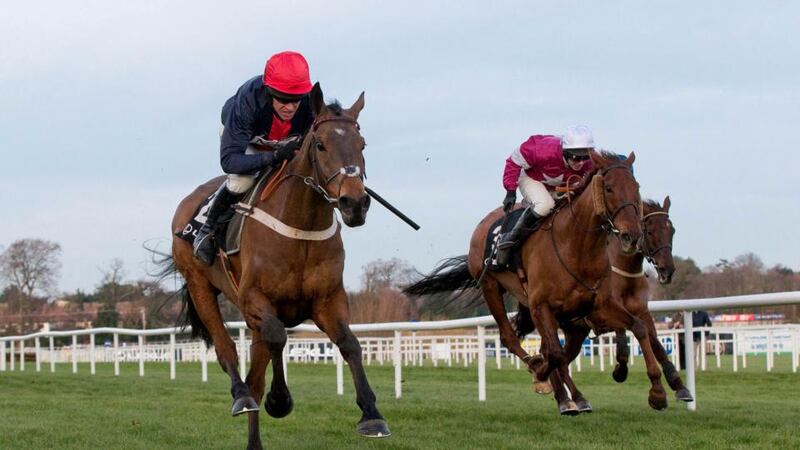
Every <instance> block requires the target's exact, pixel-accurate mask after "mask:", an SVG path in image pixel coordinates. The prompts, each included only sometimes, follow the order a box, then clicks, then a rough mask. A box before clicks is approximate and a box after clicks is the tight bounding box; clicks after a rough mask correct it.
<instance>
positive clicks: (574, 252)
mask: <svg viewBox="0 0 800 450" xmlns="http://www.w3.org/2000/svg"><path fill="white" fill-rule="evenodd" d="M591 157H592V160H593V162H594V164H595V169H594V171H593V172H592V173H590V174H589V176H587V178H586V180H589V179H591V185H590V186H589V187H588V188H586V189H584V190H583V192H581V193H580V194H579V195H578V196H577V198H576V199H575V200H573V201H572V202H571V203H570V205H569V207H563V208H561V209H558V210H557V211H555V212H554V213H553V214H551V216H550V217H549V218H547V219H545V221H546V222H545V224H544V225H543V226H542V229H541V230H539V232H536V233H534V234H533V235H531V236H530V237H529V238H528V239H527V240H526V241H525V242H524V243H523V245H522V248H521V250H520V251H521V253H522V262H523V268H522V270H521V271H520V272H519V273H513V272H508V271H505V272H486V273H485V275H484V278H483V280H482V283H481V285H480V289H481V293H482V294H483V298H484V300H485V301H486V303H487V306H488V308H489V311H490V312H491V314H492V316H493V317H494V318H495V320H496V321H497V324H498V327H499V330H500V337H501V340H502V341H503V343H504V345H505V346H506V347H507V348H508V349H509V350H510V351H511V352H512V353H514V354H515V355H516V356H518V357H519V358H520V359H522V360H523V361H524V362H525V363H526V364H527V365H528V368H529V370H531V371H532V372H533V373H534V374H535V376H536V378H537V379H538V380H540V381H545V380H547V379H548V378H549V379H550V381H551V384H552V386H554V388H555V389H554V392H555V399H556V401H557V403H558V408H559V411H560V412H561V413H562V414H577V413H578V411H579V410H580V409H585V410H589V409H590V408H591V407H590V406H588V402H586V401H585V399H583V398H582V396H581V395H579V392H578V391H577V389H576V388H575V387H574V384H573V383H572V380H571V378H570V377H569V374H568V372H567V371H566V370H564V369H565V368H566V365H567V364H568V362H569V359H568V358H567V354H568V353H571V349H567V352H566V353H565V351H564V350H563V349H562V348H561V345H560V342H559V340H558V334H557V329H558V327H559V324H562V326H563V324H569V323H572V322H573V321H576V320H583V318H585V317H587V316H589V315H590V314H591V313H592V312H593V311H595V310H598V311H602V314H600V315H599V316H598V317H595V319H596V320H597V321H598V323H596V324H595V325H596V326H600V327H608V328H611V329H617V328H621V329H631V330H632V331H633V332H634V334H635V336H636V337H637V339H638V340H639V341H640V343H641V347H642V350H643V352H644V353H645V361H646V363H647V367H648V376H649V377H650V380H651V383H652V388H651V391H650V398H649V400H650V404H651V406H653V407H656V408H659V409H660V408H661V407H664V406H665V403H666V395H665V393H664V389H663V387H662V386H661V384H660V376H661V372H660V371H659V370H658V367H657V365H658V364H657V362H656V359H655V357H654V356H653V352H652V349H651V347H650V343H649V337H648V330H647V327H646V326H645V325H644V323H643V322H642V321H641V320H640V319H639V318H637V317H636V316H634V315H633V314H631V313H630V312H629V311H627V310H626V309H625V307H624V306H623V305H622V303H621V301H620V299H618V298H615V297H614V296H612V295H611V291H610V288H609V286H610V281H609V279H610V277H609V273H610V271H611V270H610V264H609V260H608V255H607V242H606V241H607V239H609V237H615V238H614V239H610V240H617V241H618V243H619V244H620V245H621V247H622V249H623V250H624V251H625V252H626V253H633V252H635V251H636V242H638V240H639V238H640V236H641V226H640V219H641V209H640V208H641V206H640V205H641V197H640V196H639V185H638V183H637V182H636V180H635V178H634V177H633V172H632V164H633V162H634V159H635V155H634V154H633V153H631V155H630V156H629V157H628V158H627V159H626V160H624V161H622V162H621V161H620V160H619V157H618V156H617V155H616V154H611V153H602V154H601V153H596V152H593V153H592V154H591ZM590 177H591V178H590ZM502 216H503V211H502V210H501V209H499V208H498V209H496V210H494V211H492V212H491V213H489V215H487V216H486V217H485V218H484V219H483V220H482V221H481V222H480V223H479V224H478V226H477V228H476V229H475V232H474V233H473V235H472V239H471V242H470V252H469V255H468V256H467V257H461V258H453V259H451V260H448V261H447V262H445V263H444V264H443V265H441V266H439V267H438V268H436V269H434V271H433V272H432V273H431V274H430V275H429V276H427V277H425V278H423V279H422V280H420V281H418V282H417V283H415V284H413V285H411V286H409V287H407V288H406V289H405V291H406V292H407V293H409V294H411V295H425V294H432V293H437V292H448V291H456V290H461V289H465V288H468V287H476V286H477V281H476V280H477V279H478V278H479V277H480V275H481V274H482V273H483V272H484V270H483V269H484V259H483V255H484V247H485V242H486V236H487V233H488V231H489V228H490V227H491V226H492V224H494V223H495V222H496V221H497V220H498V219H500V218H501V217H502ZM506 291H508V292H510V293H511V294H512V295H513V296H514V297H516V298H517V299H518V300H519V301H520V303H521V304H522V305H524V306H526V309H528V310H529V311H530V319H531V321H532V324H533V325H535V327H536V328H537V329H538V330H539V332H540V334H541V336H542V354H543V355H542V356H540V355H535V356H534V355H529V354H528V353H527V352H525V350H524V349H523V348H522V346H521V345H520V342H519V339H518V338H517V336H516V335H515V333H514V329H513V327H512V326H511V323H510V321H509V320H508V315H507V313H506V309H505V305H504V303H503V293H504V292H506ZM556 369H560V370H556ZM565 382H566V383H569V384H570V386H569V387H570V389H571V390H573V392H577V393H578V396H577V397H575V398H574V399H575V401H573V400H571V399H570V398H569V395H568V394H567V391H566V389H565V387H564V383H565ZM576 402H577V403H579V404H581V405H582V406H583V407H580V406H578V405H576ZM584 403H585V404H584Z"/></svg>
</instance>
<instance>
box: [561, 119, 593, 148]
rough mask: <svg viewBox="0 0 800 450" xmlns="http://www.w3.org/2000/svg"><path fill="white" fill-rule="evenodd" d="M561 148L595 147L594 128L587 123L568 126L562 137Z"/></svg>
mask: <svg viewBox="0 0 800 450" xmlns="http://www.w3.org/2000/svg"><path fill="white" fill-rule="evenodd" d="M561 148H562V149H564V150H570V149H575V148H579V149H589V148H594V137H593V136H592V130H590V129H589V127H587V126H586V125H573V126H571V127H569V128H567V134H565V135H564V136H562V137H561Z"/></svg>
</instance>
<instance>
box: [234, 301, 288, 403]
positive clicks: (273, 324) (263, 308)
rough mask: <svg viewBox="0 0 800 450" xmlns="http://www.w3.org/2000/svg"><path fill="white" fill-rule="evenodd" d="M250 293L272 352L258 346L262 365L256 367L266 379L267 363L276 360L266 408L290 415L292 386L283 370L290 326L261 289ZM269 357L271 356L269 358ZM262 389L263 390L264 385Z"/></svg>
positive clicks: (264, 339)
mask: <svg viewBox="0 0 800 450" xmlns="http://www.w3.org/2000/svg"><path fill="white" fill-rule="evenodd" d="M246 295H247V302H248V304H250V305H258V306H257V307H256V308H257V309H258V311H259V312H260V314H259V316H260V318H261V325H260V327H259V328H260V330H259V331H260V333H261V341H262V342H263V343H264V344H265V345H266V350H267V352H268V356H267V355H266V353H262V352H263V349H259V348H258V347H255V350H256V351H257V353H256V354H257V355H258V359H257V360H255V361H256V363H257V364H258V365H259V367H257V368H256V369H257V370H261V371H262V375H261V378H263V371H264V370H266V365H267V363H268V362H269V360H270V359H271V360H272V385H271V386H270V389H269V392H268V393H267V398H266V400H265V401H264V409H265V410H266V411H267V414H269V415H270V416H272V417H275V418H281V417H286V416H287V415H289V413H290V412H292V409H293V408H294V402H293V401H292V395H291V393H290V392H289V386H287V385H286V374H285V373H284V372H283V348H284V347H285V346H286V340H287V335H286V327H285V326H284V325H283V322H281V321H280V319H278V317H277V315H276V313H275V309H274V308H273V306H272V304H271V303H270V301H269V299H268V298H267V297H266V296H265V295H264V294H263V293H262V292H261V291H259V290H258V289H256V288H250V289H249V290H248V291H247V294H246ZM254 339H255V338H254ZM254 342H255V341H254ZM265 356H267V357H266V358H265ZM262 366H263V367H262ZM253 375H254V377H253V379H251V380H250V381H251V382H253V383H254V384H255V383H257V380H255V374H253ZM261 392H263V387H262V391H261Z"/></svg>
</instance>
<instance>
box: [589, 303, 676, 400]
mask: <svg viewBox="0 0 800 450" xmlns="http://www.w3.org/2000/svg"><path fill="white" fill-rule="evenodd" d="M597 311H602V316H604V321H605V324H606V325H607V326H608V327H610V328H612V329H615V330H616V329H620V328H626V329H629V330H631V332H633V335H634V337H636V340H637V341H639V346H640V347H641V349H642V354H643V355H644V362H645V365H646V366H647V377H648V378H650V384H651V387H650V393H649V396H648V398H647V401H648V403H649V404H650V407H651V408H653V409H664V408H666V407H667V393H666V391H664V386H662V385H661V369H660V368H659V365H658V361H657V360H656V358H655V355H654V354H653V347H652V346H651V345H650V333H649V332H648V329H647V325H646V324H645V323H644V321H642V320H641V319H639V318H638V317H636V316H634V315H633V314H631V313H630V312H629V311H628V310H627V309H625V307H624V306H623V303H622V302H620V301H619V300H616V299H615V298H609V299H607V301H606V302H605V303H604V304H603V305H602V308H599V309H596V312H597Z"/></svg>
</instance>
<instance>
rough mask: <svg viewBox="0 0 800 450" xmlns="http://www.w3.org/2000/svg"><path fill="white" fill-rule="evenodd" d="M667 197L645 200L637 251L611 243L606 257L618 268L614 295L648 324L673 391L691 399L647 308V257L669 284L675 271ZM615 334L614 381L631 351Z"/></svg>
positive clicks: (625, 369) (619, 377)
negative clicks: (623, 249) (631, 252)
mask: <svg viewBox="0 0 800 450" xmlns="http://www.w3.org/2000/svg"><path fill="white" fill-rule="evenodd" d="M670 206H671V202H670V199H669V197H666V198H665V199H664V206H663V207H662V206H661V205H659V204H658V202H655V201H646V202H644V216H643V217H642V233H643V235H642V240H641V242H640V246H639V252H637V253H636V254H634V255H632V256H629V255H625V254H623V253H621V252H620V251H619V249H616V248H614V247H616V246H614V245H612V246H611V247H610V248H609V259H610V260H611V262H612V265H613V266H614V267H616V268H618V270H615V271H614V274H612V276H611V277H612V280H611V288H612V290H614V291H615V295H618V296H620V298H622V299H623V301H624V304H625V309H627V310H628V311H630V312H631V313H633V314H634V315H636V316H637V317H639V318H640V319H642V320H643V321H644V322H645V324H646V325H647V328H648V331H649V334H650V343H651V345H652V346H653V351H654V352H655V355H656V358H657V359H658V362H659V364H661V367H662V369H663V370H664V378H666V379H667V383H669V386H670V388H672V390H674V391H675V396H676V398H677V399H678V400H682V401H686V402H690V401H692V395H691V393H690V392H689V390H688V389H686V386H684V385H683V381H682V380H681V378H680V375H679V374H678V371H677V370H676V369H675V366H674V365H673V364H672V362H671V361H670V360H669V357H668V356H667V352H666V350H664V347H663V346H662V345H661V341H660V340H659V339H658V333H657V332H656V327H655V322H654V321H653V317H652V316H651V315H650V311H649V310H648V309H647V300H648V297H649V296H648V283H647V281H646V280H645V279H644V270H643V263H644V259H645V258H646V259H647V260H648V261H649V262H650V263H651V264H652V265H653V267H654V268H655V269H656V274H657V276H658V282H659V283H661V284H669V283H670V281H672V274H673V272H675V262H674V261H673V259H672V239H673V236H674V235H675V227H674V226H673V225H672V221H671V220H670V219H669V208H670ZM616 334H617V365H616V367H615V368H614V371H613V372H612V375H613V377H614V380H616V381H617V382H619V383H622V382H624V381H625V380H626V378H627V375H628V357H629V354H630V350H629V348H628V345H627V338H626V336H625V331H624V330H616Z"/></svg>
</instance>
